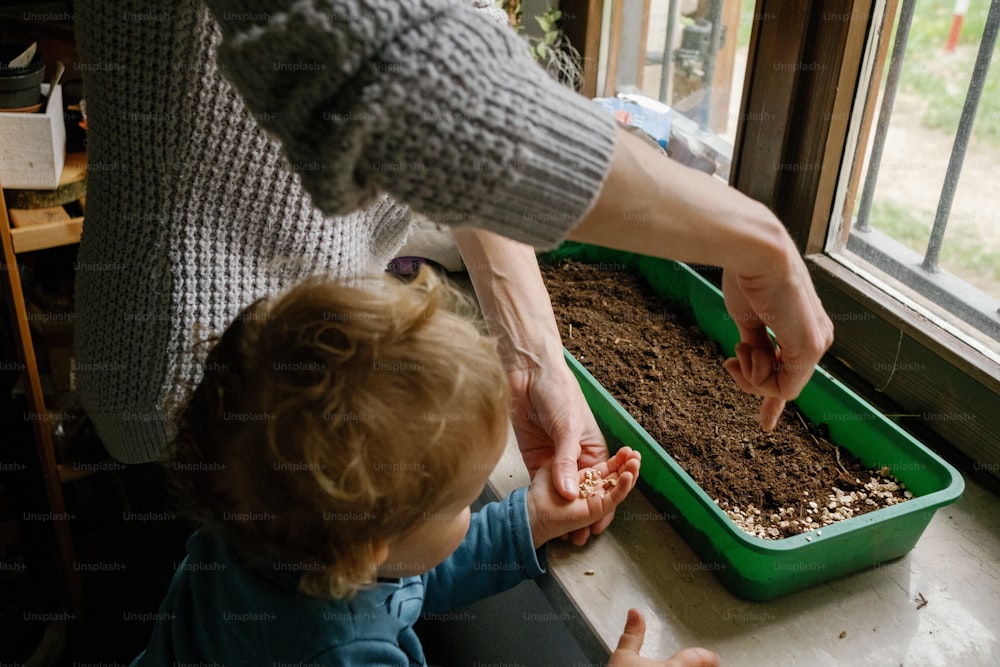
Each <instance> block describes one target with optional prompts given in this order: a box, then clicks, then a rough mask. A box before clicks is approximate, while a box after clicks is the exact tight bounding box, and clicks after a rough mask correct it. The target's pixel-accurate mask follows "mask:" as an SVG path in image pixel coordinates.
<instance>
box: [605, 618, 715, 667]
mask: <svg viewBox="0 0 1000 667" xmlns="http://www.w3.org/2000/svg"><path fill="white" fill-rule="evenodd" d="M645 636H646V619H645V618H643V616H642V614H640V613H639V611H638V610H636V609H629V611H628V617H627V618H626V619H625V630H624V632H622V636H621V638H620V639H619V640H618V648H616V649H615V652H614V653H612V654H611V660H609V661H608V667H719V656H718V655H716V654H715V653H713V652H711V651H709V650H708V649H704V648H686V649H684V650H682V651H678V652H677V653H674V654H673V655H672V656H670V657H669V658H667V659H666V660H655V659H653V658H643V657H642V656H640V655H639V649H641V648H642V640H643V639H644V638H645Z"/></svg>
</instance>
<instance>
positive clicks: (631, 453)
mask: <svg viewBox="0 0 1000 667" xmlns="http://www.w3.org/2000/svg"><path fill="white" fill-rule="evenodd" d="M641 459H642V457H641V455H640V454H639V452H637V451H635V450H634V449H632V448H631V447H622V448H621V449H619V450H618V451H617V452H615V455H614V456H612V457H611V458H609V459H608V460H607V461H601V462H600V463H598V464H597V465H595V466H594V470H596V471H597V472H599V473H601V475H602V476H604V477H607V476H608V475H609V474H611V473H613V472H617V471H618V470H619V469H620V468H621V467H622V466H626V465H628V464H629V463H630V462H631V461H641Z"/></svg>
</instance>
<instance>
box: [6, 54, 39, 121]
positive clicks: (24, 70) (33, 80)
mask: <svg viewBox="0 0 1000 667" xmlns="http://www.w3.org/2000/svg"><path fill="white" fill-rule="evenodd" d="M22 51H24V47H23V46H15V45H10V44H3V45H0V110H3V109H23V108H25V107H30V106H32V105H34V104H37V103H38V102H40V101H41V100H42V79H43V78H44V77H45V63H44V62H42V58H41V56H39V55H36V56H35V58H34V59H33V60H32V61H31V63H29V64H28V65H27V66H26V67H7V63H9V62H10V61H11V60H13V59H14V58H16V57H17V55H18V54H19V53H21V52H22Z"/></svg>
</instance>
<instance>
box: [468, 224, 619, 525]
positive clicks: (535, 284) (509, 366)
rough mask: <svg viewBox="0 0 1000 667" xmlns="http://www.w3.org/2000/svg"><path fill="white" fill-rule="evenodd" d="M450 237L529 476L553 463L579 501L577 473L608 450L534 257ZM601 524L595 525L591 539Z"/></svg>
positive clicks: (561, 484) (481, 236)
mask: <svg viewBox="0 0 1000 667" xmlns="http://www.w3.org/2000/svg"><path fill="white" fill-rule="evenodd" d="M452 235H453V236H454V238H455V242H456V245H457V246H458V249H459V251H460V252H461V253H462V259H463V260H464V262H465V266H466V270H467V271H468V272H469V277H470V278H471V279H472V283H473V286H474V287H475V289H476V295H477V297H478V299H479V304H480V307H481V308H482V310H483V315H484V316H485V318H486V322H487V325H488V326H489V328H490V332H491V333H493V335H495V336H496V337H497V339H498V340H499V348H500V356H501V358H502V359H503V362H504V366H505V368H506V371H507V377H508V379H510V383H511V390H512V398H513V412H512V414H511V420H512V422H513V425H514V432H515V434H516V435H517V442H518V447H519V448H520V450H521V455H522V456H523V458H524V462H525V465H526V466H527V468H528V472H529V473H530V475H531V476H532V477H534V475H535V472H536V471H537V470H538V468H539V467H540V466H542V465H543V464H545V463H546V462H548V461H549V460H550V459H551V460H552V465H553V472H552V477H553V481H554V482H555V486H556V489H557V490H558V491H559V493H560V494H561V495H563V496H564V497H566V498H567V499H573V498H576V496H577V493H578V492H579V483H578V475H577V470H578V469H579V468H586V467H590V466H593V465H596V464H597V463H599V462H601V461H604V460H606V459H607V458H608V450H607V446H606V445H605V443H604V436H602V435H601V431H600V429H599V428H598V426H597V423H596V421H595V420H594V416H593V414H592V413H591V411H590V407H589V406H588V405H587V402H586V400H585V399H584V397H583V392H582V391H581V390H580V385H579V383H578V382H577V381H576V378H575V377H574V376H573V374H572V372H571V371H570V370H569V367H568V366H567V365H566V361H565V358H564V356H563V344H562V338H561V337H560V334H559V330H558V328H557V325H556V320H555V315H554V314H553V312H552V303H551V302H550V300H549V294H548V292H547V291H546V289H545V284H544V283H543V281H542V276H541V272H540V271H539V269H538V261H537V259H536V258H535V251H534V249H533V248H532V247H531V246H527V245H524V244H522V243H517V242H516V241H511V240H510V239H507V238H504V237H502V236H498V235H496V234H493V233H490V232H485V231H481V230H477V229H474V228H471V227H463V228H459V229H455V230H453V232H452ZM609 519H610V517H609ZM604 525H606V523H605V524H604ZM604 525H602V526H595V527H594V530H595V532H600V530H602V529H603V527H604ZM583 537H585V536H583Z"/></svg>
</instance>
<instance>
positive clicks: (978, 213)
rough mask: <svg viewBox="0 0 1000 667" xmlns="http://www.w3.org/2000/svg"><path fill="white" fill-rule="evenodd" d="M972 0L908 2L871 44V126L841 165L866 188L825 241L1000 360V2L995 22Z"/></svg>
mask: <svg viewBox="0 0 1000 667" xmlns="http://www.w3.org/2000/svg"><path fill="white" fill-rule="evenodd" d="M969 5H970V3H968V2H964V3H963V2H962V1H961V0H959V2H958V3H956V2H954V0H924V1H923V2H921V3H917V2H916V1H915V0H903V2H902V3H901V5H900V6H899V11H898V17H896V20H895V24H894V30H892V31H886V32H884V33H882V34H880V35H879V36H878V39H877V41H875V42H873V43H872V44H871V47H870V48H871V51H870V53H869V54H868V57H869V58H872V59H874V60H875V62H874V67H873V70H872V76H871V81H870V83H869V85H868V90H867V91H866V93H867V95H868V97H870V98H874V97H876V96H878V97H879V99H880V101H879V102H878V108H877V110H876V113H875V123H874V131H872V132H871V135H870V137H868V141H867V142H865V144H864V145H861V144H860V142H859V145H858V148H857V150H856V151H855V154H854V156H853V160H854V165H849V164H848V165H845V167H846V168H848V169H850V170H851V171H853V172H855V173H857V172H859V171H863V176H861V177H860V178H858V181H859V185H860V188H859V189H860V193H858V194H857V196H854V194H855V193H854V189H855V188H853V187H851V188H850V192H849V193H845V194H846V196H847V201H845V202H844V207H847V208H850V211H848V210H842V211H841V214H840V215H839V216H835V219H836V220H837V223H838V224H836V225H834V226H833V228H832V230H831V236H832V239H831V243H829V244H828V247H829V249H830V251H831V252H832V253H834V254H835V255H836V256H838V257H840V258H841V259H842V260H843V261H844V262H845V263H846V264H848V265H852V266H856V267H858V268H859V269H860V270H868V271H871V272H872V274H873V275H874V276H878V277H879V278H880V279H881V280H883V281H884V283H885V287H886V289H893V290H894V291H898V292H899V295H900V298H905V299H907V300H909V301H910V302H911V304H912V307H914V308H916V309H921V310H924V311H926V313H927V316H928V317H929V318H930V319H933V320H934V321H935V322H936V323H937V324H938V326H941V327H943V328H945V329H947V330H949V331H952V332H953V333H954V334H955V335H957V336H959V337H961V338H963V339H965V340H966V341H967V342H968V343H969V344H971V345H973V346H976V347H978V348H979V349H980V351H981V352H982V353H983V354H985V355H987V356H989V357H991V358H992V359H994V360H1000V312H998V308H1000V220H998V218H997V217H996V211H998V210H1000V186H998V183H997V178H998V175H1000V75H998V74H997V72H996V71H995V70H993V71H991V70H990V61H991V59H992V58H991V57H992V55H993V51H994V48H995V46H996V37H997V28H998V27H1000V4H997V3H993V6H994V7H995V10H994V15H993V16H992V17H991V19H990V21H987V16H988V12H987V10H988V8H989V7H988V5H987V4H986V3H976V6H974V7H970V6H969ZM953 8H954V9H955V10H957V11H961V12H963V13H962V14H955V15H954V16H953V13H952V12H953ZM965 13H967V14H968V16H964V14H965ZM886 18H887V19H888V20H891V19H892V18H893V17H886ZM963 19H964V21H963ZM963 24H964V25H963ZM959 35H961V39H958V36H959ZM889 40H891V44H890V45H889V48H888V49H885V48H881V47H882V43H883V42H886V41H889ZM880 52H881V53H882V54H885V53H886V52H888V58H887V60H888V62H881V60H882V59H881V58H879V57H878V54H879V53H880ZM880 82H881V85H879V84H880ZM859 120H860V119H859ZM861 139H862V140H863V139H864V137H862V138H861ZM849 159H851V156H849ZM852 200H853V201H852ZM849 213H850V215H849Z"/></svg>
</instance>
